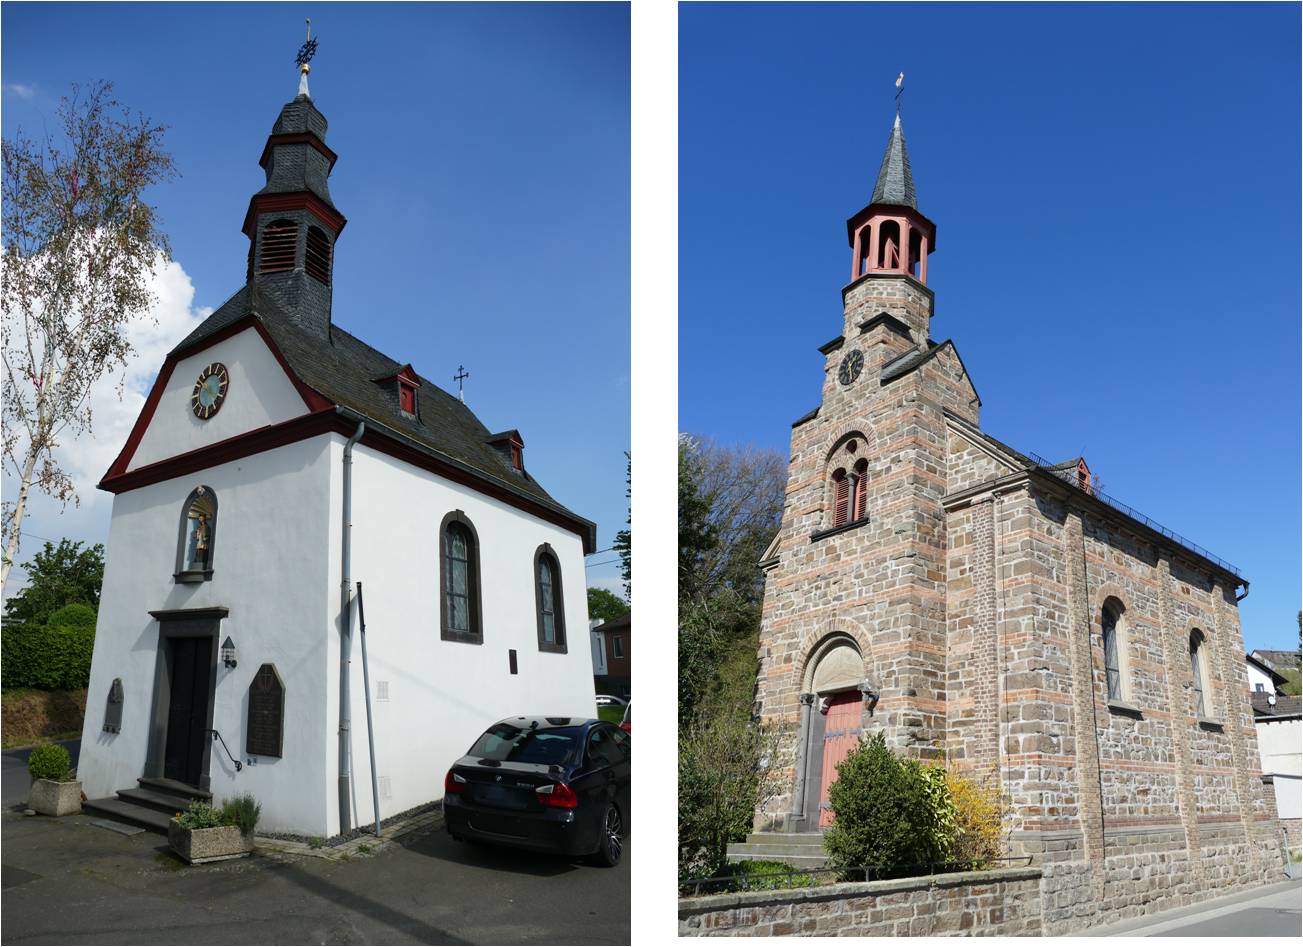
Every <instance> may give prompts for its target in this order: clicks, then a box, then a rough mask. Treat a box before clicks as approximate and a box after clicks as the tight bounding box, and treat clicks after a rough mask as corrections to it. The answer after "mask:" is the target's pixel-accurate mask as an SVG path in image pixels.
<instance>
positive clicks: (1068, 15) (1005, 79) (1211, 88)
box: [679, 3, 1301, 649]
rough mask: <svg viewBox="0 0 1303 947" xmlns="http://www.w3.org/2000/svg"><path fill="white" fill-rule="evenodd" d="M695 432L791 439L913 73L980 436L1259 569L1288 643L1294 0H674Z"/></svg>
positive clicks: (925, 197)
mask: <svg viewBox="0 0 1303 947" xmlns="http://www.w3.org/2000/svg"><path fill="white" fill-rule="evenodd" d="M679 10H680V21H679V37H680V46H679V63H680V78H679V109H680V113H679V116H680V133H679V147H680V167H679V215H680V216H679V220H680V236H679V276H680V289H679V307H680V308H679V319H680V323H679V384H680V396H679V406H680V407H679V411H680V427H681V429H682V430H685V431H690V432H694V433H699V434H709V435H714V436H715V437H717V438H719V439H720V440H722V441H725V442H740V443H753V444H756V445H758V446H761V447H766V448H772V449H774V450H778V451H780V452H782V453H783V455H784V456H786V454H787V450H788V439H789V436H790V423H791V422H792V421H794V420H795V419H796V418H798V417H800V416H801V415H802V414H804V413H805V412H806V411H808V410H809V409H810V408H812V407H814V406H815V405H817V404H818V402H819V395H820V385H821V382H822V371H821V369H822V356H821V355H820V354H819V353H818V351H816V349H817V346H819V345H821V344H822V343H824V342H826V341H827V340H828V339H830V338H832V337H834V336H836V335H837V334H838V333H839V332H840V330H841V298H840V290H841V287H842V286H843V285H845V283H846V282H847V278H848V274H849V271H850V249H849V248H848V246H847V244H846V229H845V220H846V218H847V217H849V216H850V215H851V214H852V213H854V212H855V211H857V210H859V209H860V208H861V207H862V206H863V205H864V204H866V203H868V199H869V195H870V193H871V191H872V188H873V181H874V178H875V176H876V173H877V169H878V164H879V162H880V161H881V158H882V152H883V149H884V147H885V145H886V142H887V137H888V133H889V131H890V128H891V123H892V118H893V114H894V106H893V95H894V87H893V82H894V80H895V77H896V74H897V73H898V72H900V71H902V70H903V71H904V72H905V75H906V91H905V97H904V113H903V124H904V130H905V136H906V140H907V142H908V146H909V153H910V159H911V163H912V166H913V171H914V178H915V182H916V184H917V187H918V200H919V208H920V209H921V210H922V211H923V212H924V213H925V214H927V215H928V216H929V217H930V218H931V219H932V220H933V221H935V222H936V225H937V246H938V249H937V250H936V252H935V253H934V254H933V255H932V256H931V258H930V262H929V269H928V277H929V285H930V286H931V288H932V289H934V290H935V292H936V314H935V318H934V320H933V323H932V335H933V337H934V338H936V339H937V340H938V341H940V340H943V339H947V338H950V339H953V340H954V341H955V343H956V345H957V346H958V348H959V350H960V352H961V353H962V355H963V359H964V362H965V364H966V366H967V368H968V371H969V373H970V374H971V376H972V378H973V380H974V382H975V384H976V386H977V390H978V392H979V393H980V395H981V397H982V401H983V408H982V426H983V428H984V429H985V430H986V431H987V432H989V433H991V434H992V435H994V436H995V437H997V438H999V439H1001V440H1003V441H1005V442H1006V443H1009V444H1011V445H1013V446H1014V447H1017V448H1020V449H1023V450H1031V451H1035V452H1037V453H1040V454H1043V455H1045V456H1048V457H1050V458H1053V459H1061V458H1067V457H1072V456H1076V455H1077V454H1079V453H1084V454H1085V456H1086V459H1087V461H1088V462H1089V463H1090V465H1091V468H1092V470H1094V471H1095V472H1096V473H1098V474H1099V475H1100V476H1101V478H1102V480H1103V484H1104V489H1105V490H1106V491H1107V492H1109V493H1110V494H1112V495H1114V496H1116V497H1117V498H1119V499H1121V500H1123V501H1125V502H1126V503H1129V504H1130V505H1132V506H1133V507H1136V508H1137V509H1139V510H1141V511H1142V512H1144V513H1145V514H1147V515H1148V516H1150V517H1152V518H1153V519H1155V520H1157V521H1158V522H1160V523H1163V524H1164V525H1166V526H1168V527H1170V528H1171V529H1174V530H1176V531H1177V532H1179V533H1182V534H1184V535H1186V536H1188V537H1189V538H1191V539H1192V540H1194V541H1195V542H1198V543H1200V544H1201V545H1203V546H1205V547H1207V548H1208V549H1211V550H1212V551H1213V552H1214V553H1216V554H1217V555H1219V556H1221V557H1222V558H1224V559H1227V560H1229V561H1231V562H1233V563H1235V564H1236V565H1237V566H1239V567H1240V569H1241V572H1242V574H1243V575H1244V576H1246V577H1247V578H1248V579H1249V580H1250V582H1251V584H1252V587H1251V590H1250V593H1251V594H1250V595H1249V597H1248V598H1247V599H1246V600H1245V601H1244V602H1243V603H1242V604H1241V620H1242V623H1243V630H1244V639H1245V643H1246V646H1247V647H1248V648H1249V649H1253V648H1255V647H1257V648H1272V647H1276V648H1294V647H1297V642H1298V638H1297V633H1298V632H1297V626H1296V624H1295V613H1296V611H1297V610H1298V608H1299V606H1300V604H1301V603H1300V595H1299V576H1300V552H1299V550H1300V543H1299V539H1300V537H1299V523H1300V479H1299V460H1300V442H1299V431H1300V414H1299V393H1300V369H1299V366H1300V338H1299V323H1300V298H1299V286H1300V271H1299V261H1300V220H1299V205H1300V156H1299V140H1300V127H1299V115H1300V101H1299V73H1300V62H1299V43H1298V37H1299V25H1300V24H1299V10H1300V8H1299V6H1298V5H1297V4H1283V3H1280V4H1276V3H1273V4H1249V3H1235V4H1190V5H1178V4H1155V5H1150V4H1100V5H1069V4H1052V5H1040V4H1010V5H1005V4H939V3H936V4H933V3H928V4H890V3H881V4H879V3H874V4H866V5H854V4H828V5H824V4H820V5H815V4H810V5H800V6H797V5H789V4H772V5H771V4H760V5H751V4H745V5H743V4H727V5H716V4H695V3H694V4H683V5H681V6H680V8H679Z"/></svg>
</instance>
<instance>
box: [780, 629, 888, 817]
mask: <svg viewBox="0 0 1303 947" xmlns="http://www.w3.org/2000/svg"><path fill="white" fill-rule="evenodd" d="M801 684H802V687H801V690H802V693H801V719H800V724H799V732H800V738H799V742H798V746H797V774H796V787H795V790H796V791H795V792H794V793H793V796H792V803H793V805H792V813H791V816H792V818H791V822H792V827H793V828H794V829H796V830H798V831H802V830H803V831H813V830H815V829H823V828H826V827H827V826H828V825H830V824H831V822H832V810H831V808H830V807H829V804H828V788H829V787H830V786H831V785H832V783H833V780H835V779H836V778H837V764H838V763H840V762H842V760H844V759H846V757H847V756H848V755H849V754H850V752H851V750H853V749H855V747H856V746H857V745H858V744H859V741H860V736H861V735H862V734H863V732H864V718H865V715H866V713H871V712H872V707H873V704H874V703H876V701H877V694H876V693H874V690H873V688H872V687H871V686H870V685H869V683H868V679H867V675H866V673H865V662H864V657H863V655H862V654H861V653H860V649H859V646H858V645H857V644H856V643H855V640H854V639H853V638H851V637H850V636H849V635H844V634H834V635H830V636H829V637H827V638H825V639H824V640H823V641H821V642H820V643H819V644H818V645H817V646H816V647H815V648H814V649H813V651H812V652H811V654H810V657H809V660H807V662H806V666H805V674H804V676H803V679H802V682H801Z"/></svg>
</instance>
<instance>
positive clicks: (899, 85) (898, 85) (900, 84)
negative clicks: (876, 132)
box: [896, 72, 905, 125]
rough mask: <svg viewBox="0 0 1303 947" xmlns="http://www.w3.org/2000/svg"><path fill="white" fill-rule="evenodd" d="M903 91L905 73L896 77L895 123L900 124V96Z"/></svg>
mask: <svg viewBox="0 0 1303 947" xmlns="http://www.w3.org/2000/svg"><path fill="white" fill-rule="evenodd" d="M904 91H905V74H904V73H903V72H902V73H901V74H900V75H898V76H897V77H896V124H897V125H899V124H900V97H901V95H902V94H903V93H904Z"/></svg>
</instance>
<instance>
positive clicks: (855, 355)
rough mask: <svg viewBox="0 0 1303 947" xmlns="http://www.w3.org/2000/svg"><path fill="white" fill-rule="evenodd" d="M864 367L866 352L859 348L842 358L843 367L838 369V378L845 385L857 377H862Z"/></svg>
mask: <svg viewBox="0 0 1303 947" xmlns="http://www.w3.org/2000/svg"><path fill="white" fill-rule="evenodd" d="M862 368H864V353H863V352H861V351H860V350H859V349H855V350H854V351H853V352H849V353H847V355H846V357H845V358H844V359H842V365H841V368H839V369H837V380H838V381H839V382H841V383H842V384H843V385H849V384H850V383H851V382H853V381H854V380H855V379H857V378H859V377H860V370H861V369H862Z"/></svg>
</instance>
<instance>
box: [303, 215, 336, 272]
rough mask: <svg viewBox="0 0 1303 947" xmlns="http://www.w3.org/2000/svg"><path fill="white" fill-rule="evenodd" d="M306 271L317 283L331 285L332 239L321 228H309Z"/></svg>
mask: <svg viewBox="0 0 1303 947" xmlns="http://www.w3.org/2000/svg"><path fill="white" fill-rule="evenodd" d="M304 269H306V270H307V271H308V275H309V276H311V277H313V278H315V279H316V280H317V281H319V282H321V283H324V284H325V285H326V286H329V285H330V238H329V237H327V236H326V232H325V231H324V230H322V229H321V228H320V227H309V228H308V246H307V255H306V256H305V257H304Z"/></svg>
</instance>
